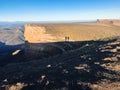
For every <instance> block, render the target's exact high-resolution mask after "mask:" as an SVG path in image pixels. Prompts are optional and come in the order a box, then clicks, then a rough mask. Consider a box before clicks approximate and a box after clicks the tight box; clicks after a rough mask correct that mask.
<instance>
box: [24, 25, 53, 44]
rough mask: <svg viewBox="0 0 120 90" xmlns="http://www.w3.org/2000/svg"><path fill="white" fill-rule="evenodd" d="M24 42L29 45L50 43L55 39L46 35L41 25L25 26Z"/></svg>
mask: <svg viewBox="0 0 120 90" xmlns="http://www.w3.org/2000/svg"><path fill="white" fill-rule="evenodd" d="M24 36H25V40H26V41H28V42H30V43H39V42H51V41H53V40H54V39H55V37H53V36H52V35H50V34H47V33H46V29H45V27H44V26H42V25H37V24H26V25H25V32H24Z"/></svg>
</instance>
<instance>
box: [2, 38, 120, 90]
mask: <svg viewBox="0 0 120 90" xmlns="http://www.w3.org/2000/svg"><path fill="white" fill-rule="evenodd" d="M68 43H69V42H68ZM77 43H78V42H77ZM81 43H83V42H81ZM81 43H80V42H79V44H77V46H76V47H77V48H73V49H71V50H67V49H66V48H67V47H68V46H67V47H66V48H65V49H66V51H65V52H62V53H60V54H57V55H54V56H50V57H48V58H45V57H44V58H42V59H39V58H38V59H36V60H30V61H29V60H27V61H26V60H25V58H23V61H22V62H19V61H17V57H16V60H15V61H14V62H13V61H10V62H9V63H6V64H4V65H1V66H0V90H120V39H113V40H107V41H89V42H88V41H87V42H84V44H81ZM62 45H63V44H62ZM51 52H52V51H51Z"/></svg>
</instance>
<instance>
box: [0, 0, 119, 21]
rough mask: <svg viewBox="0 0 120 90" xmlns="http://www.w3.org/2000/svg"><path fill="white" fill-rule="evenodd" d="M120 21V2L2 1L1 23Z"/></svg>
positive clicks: (103, 0)
mask: <svg viewBox="0 0 120 90" xmlns="http://www.w3.org/2000/svg"><path fill="white" fill-rule="evenodd" d="M98 18H99V19H104V18H106V19H120V0H0V21H56V20H60V21H62V20H93V19H98Z"/></svg>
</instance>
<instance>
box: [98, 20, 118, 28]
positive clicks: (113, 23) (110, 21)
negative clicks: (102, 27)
mask: <svg viewBox="0 0 120 90" xmlns="http://www.w3.org/2000/svg"><path fill="white" fill-rule="evenodd" d="M97 23H101V24H109V25H116V26H120V20H110V19H98V20H97Z"/></svg>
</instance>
